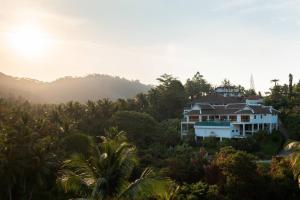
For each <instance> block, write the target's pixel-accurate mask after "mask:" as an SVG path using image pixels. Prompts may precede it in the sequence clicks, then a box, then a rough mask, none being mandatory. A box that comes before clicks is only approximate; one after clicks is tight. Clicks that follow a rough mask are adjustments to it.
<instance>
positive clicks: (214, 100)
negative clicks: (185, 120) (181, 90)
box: [192, 94, 245, 105]
mask: <svg viewBox="0 0 300 200" xmlns="http://www.w3.org/2000/svg"><path fill="white" fill-rule="evenodd" d="M244 102H245V101H244V98H242V97H224V96H223V95H219V94H209V95H206V96H202V97H199V98H198V99H196V100H194V101H193V102H192V104H195V103H206V104H211V105H227V104H230V103H244Z"/></svg>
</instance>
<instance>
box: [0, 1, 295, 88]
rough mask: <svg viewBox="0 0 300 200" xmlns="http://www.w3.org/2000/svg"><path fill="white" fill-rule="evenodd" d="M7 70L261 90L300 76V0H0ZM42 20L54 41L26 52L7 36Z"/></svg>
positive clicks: (0, 60) (0, 63)
mask: <svg viewBox="0 0 300 200" xmlns="http://www.w3.org/2000/svg"><path fill="white" fill-rule="evenodd" d="M0 5H1V6H0V71H1V72H4V73H7V74H9V75H13V76H20V77H30V78H35V79H39V80H43V81H52V80H55V79H56V78H59V77H62V76H84V75H87V74H90V73H101V74H109V75H114V76H121V77H125V78H128V79H138V80H140V81H141V82H143V83H147V84H156V78H157V77H158V76H160V75H161V74H163V73H168V74H172V75H174V76H175V77H177V78H179V79H180V80H182V81H185V80H186V79H187V78H189V77H191V76H192V75H193V74H195V73H196V72H197V71H199V72H200V73H201V74H203V75H204V77H205V78H206V79H207V80H208V81H209V82H211V83H212V84H214V85H218V84H220V83H221V81H222V80H223V79H224V78H228V79H230V80H231V81H232V82H233V83H235V84H241V85H243V86H245V87H246V88H249V86H250V76H251V74H253V76H254V82H255V86H256V89H257V90H259V91H262V92H265V91H266V90H267V89H268V88H269V87H270V86H271V83H270V80H271V79H273V78H278V79H280V82H281V83H285V82H287V80H288V74H289V73H292V74H294V77H295V79H296V80H298V79H299V78H300V74H299V66H300V1H298V0H284V1H283V0H260V1H258V0H224V1H221V0H209V1H205V0H151V1H148V0H109V1H104V0H103V1H102V0H88V1H83V0H63V1H62V0H40V1H38V0H35V1H33V0H26V1H16V0H0ZM24 24H34V25H35V26H36V27H38V29H39V30H40V31H41V32H42V33H43V34H44V36H45V37H46V38H47V45H46V46H47V48H44V49H43V51H42V52H41V53H40V54H38V55H35V56H32V57H26V56H24V55H22V54H20V53H19V52H17V51H16V50H15V49H13V48H12V44H11V41H10V39H9V34H10V33H11V32H13V31H14V30H17V29H18V27H22V26H24Z"/></svg>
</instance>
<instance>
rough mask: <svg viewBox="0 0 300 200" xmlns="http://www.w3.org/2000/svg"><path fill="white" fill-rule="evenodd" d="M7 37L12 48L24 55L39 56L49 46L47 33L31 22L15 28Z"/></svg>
mask: <svg viewBox="0 0 300 200" xmlns="http://www.w3.org/2000/svg"><path fill="white" fill-rule="evenodd" d="M9 37H10V41H11V45H12V47H13V49H14V50H15V51H16V52H17V53H19V54H20V55H22V56H25V57H36V56H39V55H41V53H43V52H44V51H45V50H47V48H48V46H49V38H48V36H47V34H46V33H44V32H42V31H41V30H40V29H39V27H37V26H34V25H32V24H26V25H24V26H21V27H18V28H16V29H15V30H14V31H13V32H11V33H10V34H9Z"/></svg>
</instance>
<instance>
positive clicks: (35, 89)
mask: <svg viewBox="0 0 300 200" xmlns="http://www.w3.org/2000/svg"><path fill="white" fill-rule="evenodd" d="M150 88H151V86H150V85H145V84H142V83H140V82H139V81H137V80H136V81H130V80H127V79H124V78H120V77H113V76H109V75H102V74H92V75H88V76H85V77H63V78H60V79H57V80H55V81H53V82H42V81H38V80H34V79H28V78H17V77H12V76H9V75H6V74H3V73H1V72H0V96H1V97H8V96H21V97H23V98H25V99H28V100H29V101H32V102H38V103H63V102H67V101H71V100H72V101H79V102H86V101H87V100H98V99H102V98H109V99H112V100H115V99H118V98H131V97H134V96H135V95H136V94H137V93H140V92H147V91H148V90H149V89H150Z"/></svg>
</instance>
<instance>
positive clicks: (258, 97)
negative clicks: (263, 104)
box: [246, 95, 263, 100]
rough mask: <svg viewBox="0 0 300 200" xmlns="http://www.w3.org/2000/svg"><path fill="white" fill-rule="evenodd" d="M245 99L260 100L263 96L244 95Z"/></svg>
mask: <svg viewBox="0 0 300 200" xmlns="http://www.w3.org/2000/svg"><path fill="white" fill-rule="evenodd" d="M246 99H248V100H261V99H263V98H262V97H261V96H258V95H252V96H249V97H246Z"/></svg>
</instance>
